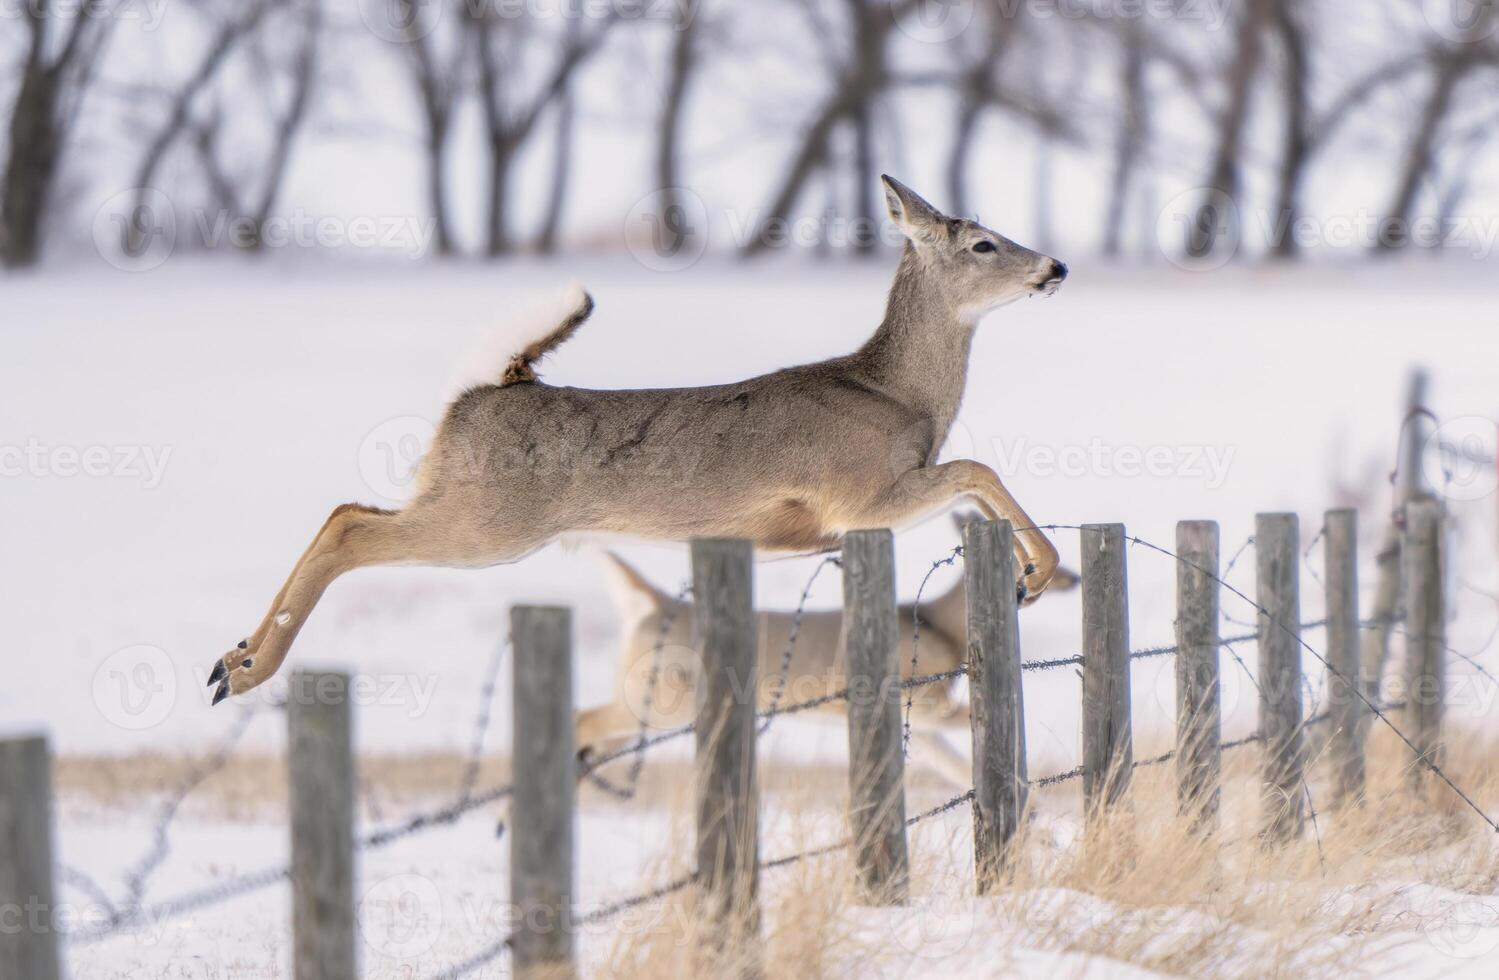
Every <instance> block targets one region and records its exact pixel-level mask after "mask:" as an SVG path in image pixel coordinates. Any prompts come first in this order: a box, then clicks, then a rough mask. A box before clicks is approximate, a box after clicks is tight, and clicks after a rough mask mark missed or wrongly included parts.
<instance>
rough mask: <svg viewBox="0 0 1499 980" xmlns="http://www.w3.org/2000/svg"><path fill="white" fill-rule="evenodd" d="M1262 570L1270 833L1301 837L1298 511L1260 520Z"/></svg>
mask: <svg viewBox="0 0 1499 980" xmlns="http://www.w3.org/2000/svg"><path fill="white" fill-rule="evenodd" d="M1254 528H1255V529H1254V547H1255V558H1256V564H1257V572H1258V587H1257V593H1256V602H1258V604H1259V606H1260V607H1261V609H1262V610H1263V611H1262V612H1261V613H1260V614H1259V651H1260V664H1259V687H1260V734H1261V735H1262V736H1264V739H1265V756H1264V768H1263V781H1264V786H1263V799H1264V807H1265V813H1264V836H1265V839H1266V840H1268V841H1287V840H1294V839H1295V838H1297V837H1299V836H1301V827H1302V820H1303V818H1304V815H1305V807H1304V806H1303V801H1302V792H1303V787H1304V782H1303V774H1302V769H1303V760H1304V750H1303V743H1304V739H1303V737H1302V731H1301V594H1300V579H1301V576H1300V564H1299V559H1300V555H1299V554H1298V550H1299V535H1300V530H1299V522H1298V521H1297V519H1296V515H1295V514H1259V515H1256V517H1255V520H1254Z"/></svg>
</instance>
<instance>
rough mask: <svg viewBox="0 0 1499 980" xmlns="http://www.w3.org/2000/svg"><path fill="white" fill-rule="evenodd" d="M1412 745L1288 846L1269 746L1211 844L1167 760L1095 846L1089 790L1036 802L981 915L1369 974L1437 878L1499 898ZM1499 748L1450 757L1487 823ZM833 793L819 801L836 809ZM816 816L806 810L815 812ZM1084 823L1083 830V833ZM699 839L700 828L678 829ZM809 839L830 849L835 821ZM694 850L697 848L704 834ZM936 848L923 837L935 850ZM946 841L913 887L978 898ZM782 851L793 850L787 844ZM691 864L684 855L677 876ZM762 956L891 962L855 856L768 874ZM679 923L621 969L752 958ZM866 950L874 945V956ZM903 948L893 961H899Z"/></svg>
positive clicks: (1103, 939)
mask: <svg viewBox="0 0 1499 980" xmlns="http://www.w3.org/2000/svg"><path fill="white" fill-rule="evenodd" d="M1408 760H1409V751H1408V750H1407V749H1406V748H1405V747H1404V746H1403V745H1401V744H1400V743H1399V742H1398V741H1397V740H1396V739H1395V737H1394V736H1393V735H1392V734H1390V733H1389V732H1388V731H1376V732H1375V733H1374V734H1373V736H1372V737H1371V740H1370V755H1369V772H1370V780H1369V786H1368V795H1367V798H1366V801H1365V803H1364V804H1363V805H1362V806H1356V807H1351V808H1347V809H1343V810H1336V809H1334V808H1332V807H1331V805H1330V803H1329V799H1328V793H1329V792H1330V791H1329V790H1328V789H1327V788H1326V785H1325V781H1324V780H1323V779H1322V773H1321V772H1320V771H1318V770H1317V769H1316V768H1314V770H1313V774H1312V778H1311V779H1310V780H1309V783H1310V788H1311V792H1312V796H1313V799H1314V801H1315V802H1316V805H1317V827H1316V832H1315V833H1313V832H1312V830H1311V828H1310V825H1309V827H1308V833H1307V834H1306V836H1305V837H1304V839H1302V840H1299V841H1296V842H1292V843H1290V844H1286V845H1277V846H1272V845H1268V844H1266V843H1265V842H1264V841H1263V840H1262V838H1261V837H1260V833H1259V830H1260V826H1261V823H1262V809H1261V801H1260V798H1259V780H1258V766H1259V752H1258V749H1257V748H1254V747H1249V748H1245V749H1240V750H1237V751H1235V752H1232V753H1230V754H1229V755H1228V756H1227V757H1226V758H1225V773H1224V795H1223V800H1222V809H1221V824H1220V829H1219V830H1218V832H1217V833H1216V834H1210V835H1204V834H1202V833H1200V832H1198V831H1197V830H1194V828H1193V827H1192V826H1191V824H1190V822H1189V821H1188V820H1186V819H1184V818H1183V817H1181V816H1180V815H1179V812H1178V808H1177V804H1176V794H1175V785H1174V776H1173V772H1172V769H1171V767H1170V766H1169V765H1165V766H1157V767H1153V768H1149V769H1141V770H1138V771H1137V772H1136V773H1135V774H1134V780H1133V784H1132V787H1131V790H1130V792H1129V798H1128V803H1127V806H1125V807H1123V808H1121V809H1119V810H1118V811H1115V813H1113V814H1112V815H1107V816H1105V817H1103V818H1101V819H1099V820H1098V821H1096V822H1095V823H1094V824H1092V825H1090V826H1089V828H1088V829H1087V831H1086V832H1085V833H1084V834H1083V835H1082V839H1081V840H1076V841H1061V842H1059V841H1058V840H1056V839H1054V838H1055V835H1054V834H1053V833H1052V830H1053V829H1054V828H1056V827H1066V826H1069V825H1073V826H1075V825H1076V824H1075V823H1070V821H1076V822H1080V816H1079V813H1078V810H1079V804H1078V801H1077V789H1076V788H1075V787H1076V784H1075V783H1074V784H1072V787H1071V788H1057V789H1054V790H1049V791H1045V792H1042V793H1039V794H1037V797H1036V800H1035V803H1034V807H1033V809H1034V812H1035V815H1036V819H1035V820H1033V822H1032V825H1031V828H1030V830H1029V831H1028V833H1027V834H1026V835H1025V837H1024V839H1023V840H1022V841H1020V842H1019V843H1018V845H1017V848H1016V852H1015V854H1014V857H1013V864H1012V868H1013V871H1012V874H1013V877H1012V880H1011V883H1010V884H1011V887H1010V888H1009V889H1008V890H1007V891H1006V893H1005V894H1004V895H1002V896H1000V897H999V898H997V899H995V900H994V901H993V902H992V903H982V904H980V905H979V906H978V914H979V915H980V916H982V917H984V918H983V921H984V922H987V923H988V924H989V925H991V926H992V927H993V928H994V929H996V930H999V931H1001V932H1003V933H1005V934H1007V935H1012V936H1013V937H1014V939H1015V941H1016V942H1017V943H1023V944H1024V945H1025V946H1029V947H1033V948H1034V947H1039V948H1049V949H1055V950H1065V951H1070V952H1074V953H1079V954H1085V955H1088V956H1097V957H1106V958H1108V959H1112V960H1119V961H1124V962H1128V963H1132V964H1135V965H1137V966H1140V967H1144V968H1147V969H1152V970H1157V971H1160V972H1163V973H1167V974H1175V975H1182V976H1214V977H1244V978H1249V977H1263V976H1298V977H1299V976H1333V975H1342V974H1345V973H1348V972H1355V973H1358V972H1367V964H1368V963H1369V962H1370V960H1371V957H1376V956H1377V955H1378V954H1380V953H1381V952H1383V951H1386V950H1388V949H1389V948H1390V947H1392V946H1393V945H1394V944H1397V943H1400V942H1408V941H1409V940H1410V936H1411V934H1412V932H1415V931H1419V930H1421V929H1424V928H1429V927H1431V926H1432V925H1433V922H1432V921H1431V920H1430V919H1429V918H1422V916H1421V914H1417V913H1413V912H1412V911H1411V910H1410V909H1409V908H1407V907H1405V906H1404V905H1403V904H1402V903H1401V901H1400V897H1401V895H1402V892H1403V888H1404V886H1408V885H1410V884H1412V883H1427V884H1430V885H1433V886H1437V887H1441V888H1447V889H1451V890H1453V891H1458V892H1466V893H1471V894H1481V895H1491V894H1494V893H1495V891H1496V889H1499V848H1496V847H1495V845H1494V840H1493V838H1494V836H1495V835H1494V834H1493V832H1492V830H1491V829H1489V828H1488V827H1487V826H1485V825H1484V824H1482V822H1481V821H1480V820H1478V818H1477V817H1476V816H1475V815H1474V814H1472V812H1471V811H1470V810H1468V809H1467V808H1466V807H1465V806H1464V805H1463V804H1462V803H1461V802H1460V801H1458V800H1457V799H1456V798H1455V797H1454V796H1453V794H1452V793H1451V792H1450V791H1448V790H1446V789H1445V787H1441V786H1439V785H1437V784H1434V783H1433V781H1432V780H1431V779H1430V778H1429V777H1428V778H1425V779H1424V780H1423V781H1422V788H1421V790H1420V792H1419V793H1418V792H1414V791H1413V790H1412V785H1411V780H1410V778H1409V777H1410V772H1409V770H1410V765H1409V762H1408ZM1496 763H1499V744H1496V743H1494V742H1492V741H1488V742H1485V741H1480V740H1469V741H1465V742H1463V743H1461V744H1455V745H1453V746H1450V747H1449V749H1448V754H1447V758H1446V760H1445V768H1447V770H1448V771H1449V773H1450V774H1451V775H1452V776H1453V778H1454V780H1455V781H1456V782H1457V783H1458V784H1459V785H1461V786H1463V788H1464V789H1465V790H1466V791H1468V792H1469V793H1470V794H1472V795H1473V796H1474V798H1475V800H1476V801H1477V802H1478V803H1479V805H1480V806H1483V807H1485V809H1486V810H1487V811H1488V812H1496V811H1499V776H1496V775H1495V774H1496V773H1499V766H1496ZM826 796H827V793H826V790H824V792H823V798H822V799H821V801H820V802H821V805H822V807H823V808H824V809H826V807H827V803H828V801H827V799H826ZM814 805H815V804H812V803H811V802H810V800H809V801H808V806H809V808H811V807H812V806H814ZM1069 818H1070V821H1069ZM679 829H685V828H679ZM807 836H808V837H810V838H813V839H809V840H806V841H804V842H802V843H803V844H804V845H805V846H809V847H810V846H815V845H816V844H818V843H822V842H826V841H827V840H829V839H830V835H829V833H828V832H827V828H826V827H822V828H819V829H818V830H816V831H814V832H811V833H809V834H808V835H807ZM678 839H689V840H690V834H688V835H687V836H686V837H682V838H678ZM922 839H923V838H921V837H920V836H918V837H916V838H913V841H914V840H922ZM947 843H948V842H944V841H940V840H938V841H933V840H931V839H930V838H926V839H925V840H924V844H922V845H918V846H915V848H914V850H913V869H912V892H913V894H916V895H920V894H922V893H923V892H930V891H933V890H936V889H959V890H961V891H962V892H964V893H971V891H972V887H973V880H972V875H971V869H967V868H965V869H961V870H959V871H957V873H955V869H953V867H952V866H951V862H950V859H949V857H948V855H949V854H950V850H949V847H948V846H944V845H946V844H947ZM782 846H784V845H782ZM684 867H685V863H684V862H681V861H678V862H677V866H676V868H675V870H677V871H680V870H682V868H684ZM765 878H766V882H765V883H764V884H763V887H764V888H765V892H766V900H767V904H766V908H765V911H764V915H765V920H766V921H765V930H764V938H765V940H766V941H765V943H764V944H763V947H762V948H763V951H764V952H763V955H764V974H765V976H767V977H770V978H779V977H787V978H791V977H797V978H801V977H818V976H828V975H833V974H834V973H839V972H844V971H840V970H837V969H835V965H836V964H842V965H843V967H844V969H845V971H846V967H847V964H848V963H850V962H862V963H868V962H870V961H871V960H873V959H875V958H878V957H882V956H884V957H889V956H891V955H892V950H891V949H890V944H889V943H882V942H880V937H878V936H875V937H871V936H869V935H868V934H864V935H863V936H862V937H861V936H860V934H859V932H858V930H857V929H856V928H854V924H855V922H856V921H857V918H858V913H857V912H856V907H857V904H858V901H859V900H858V898H857V896H856V895H855V894H854V893H853V890H852V888H851V887H850V882H851V880H852V871H851V868H850V864H849V860H848V857H847V855H846V854H840V855H837V856H833V857H825V858H819V859H816V860H813V861H808V862H804V863H802V864H799V865H794V866H792V867H790V868H788V869H782V870H776V871H773V872H769V873H768V874H767V875H766V876H765ZM674 901H677V902H679V903H681V904H679V906H678V908H679V912H678V914H677V915H676V916H674V917H673V921H675V922H678V923H679V925H678V926H677V927H676V928H674V929H672V930H663V931H661V932H658V933H656V934H654V935H651V936H647V937H639V936H623V937H620V938H619V939H618V940H617V941H616V944H615V949H614V951H613V954H612V955H611V957H610V968H609V971H608V975H609V976H612V977H619V978H647V977H660V976H670V975H673V974H679V975H680V974H685V975H692V976H706V975H721V976H730V975H737V973H738V972H739V969H740V968H741V967H742V966H743V964H742V963H740V962H737V961H736V962H728V963H717V964H708V965H706V966H705V964H704V963H703V962H702V961H701V960H700V959H695V958H694V957H695V956H696V955H697V952H696V951H698V950H700V949H701V948H702V946H703V945H704V944H705V943H706V942H707V941H708V940H709V939H711V938H713V937H712V935H711V934H710V933H709V931H708V927H706V926H705V925H704V924H702V923H701V922H698V921H696V920H695V919H694V918H693V916H692V913H691V899H690V897H681V898H678V899H674ZM1496 925H1499V923H1496ZM861 944H862V946H863V948H861ZM900 952H901V951H900V950H899V949H896V950H895V951H894V954H895V955H899V954H900Z"/></svg>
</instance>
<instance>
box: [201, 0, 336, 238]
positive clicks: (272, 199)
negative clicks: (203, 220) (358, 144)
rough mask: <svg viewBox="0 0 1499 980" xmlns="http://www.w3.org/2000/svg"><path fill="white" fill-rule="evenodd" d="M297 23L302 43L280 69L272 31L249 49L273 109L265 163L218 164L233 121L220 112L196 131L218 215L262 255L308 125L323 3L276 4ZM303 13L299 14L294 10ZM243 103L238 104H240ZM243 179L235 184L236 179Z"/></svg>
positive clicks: (315, 0) (268, 24)
mask: <svg viewBox="0 0 1499 980" xmlns="http://www.w3.org/2000/svg"><path fill="white" fill-rule="evenodd" d="M275 6H277V7H279V8H280V9H282V10H285V11H286V12H287V13H288V15H289V16H293V17H295V21H294V23H295V24H296V27H297V28H298V30H297V32H296V36H297V37H298V38H299V42H298V44H297V47H296V49H295V50H294V51H293V53H292V55H291V57H290V60H289V61H288V62H287V63H286V64H285V65H278V64H277V63H276V61H275V58H274V57H273V56H272V55H271V53H270V52H269V51H266V50H264V49H265V48H267V47H269V48H272V49H278V48H279V40H280V37H281V36H282V35H281V33H280V32H279V31H273V30H271V29H270V28H271V27H272V26H275V25H273V24H272V23H271V22H270V21H266V23H265V29H263V30H262V31H261V32H260V33H259V34H258V35H257V36H256V41H257V43H256V45H254V46H253V47H252V49H251V53H252V56H253V58H254V65H255V68H254V74H255V76H256V77H257V78H258V79H259V81H260V83H261V84H262V86H263V89H264V95H265V97H266V100H267V102H268V103H269V104H270V113H271V122H270V126H271V141H270V149H269V150H268V151H267V153H266V155H265V157H264V158H263V159H261V160H259V161H258V162H257V164H256V165H255V166H254V167H253V168H246V167H238V168H235V170H234V171H231V169H229V168H226V167H225V166H224V165H223V164H222V162H221V161H220V159H219V153H218V149H217V148H218V146H219V144H220V138H221V135H222V133H223V132H224V131H225V129H227V128H228V127H230V126H232V125H234V122H233V121H232V120H233V117H231V116H230V115H228V114H227V113H225V112H223V111H222V110H221V109H219V108H218V107H217V106H216V108H215V111H214V112H212V113H211V114H210V115H208V116H207V117H206V118H205V119H203V120H200V121H198V122H197V123H196V124H195V125H194V130H195V134H196V138H195V146H196V149H197V151H198V154H197V155H198V159H199V161H200V163H201V165H202V167H203V171H204V176H205V178H206V179H207V181H208V183H209V186H210V187H211V188H212V189H213V191H214V194H215V197H216V199H217V204H218V208H219V210H220V211H221V212H222V214H223V216H224V217H225V218H226V219H235V220H239V221H241V222H243V223H244V225H245V226H246V228H247V234H246V236H245V237H244V239H243V240H242V241H240V242H238V244H239V245H240V246H241V247H244V248H247V249H250V250H259V249H260V248H262V247H263V246H264V245H265V227H266V223H267V222H268V221H269V220H270V218H271V213H272V211H273V210H274V209H275V207H276V203H277V201H278V200H279V199H280V197H281V190H282V187H283V186H284V185H285V183H286V174H287V170H288V169H289V167H290V163H291V156H292V150H293V148H294V146H295V144H296V142H297V138H298V136H299V135H300V134H301V131H302V129H303V126H304V124H305V123H306V121H307V114H308V111H309V108H310V106H311V102H312V95H313V92H314V89H315V87H316V82H317V69H318V52H319V48H320V45H321V43H322V33H323V7H322V0H291V2H289V3H281V4H275ZM293 8H300V9H295V10H294V9H293ZM283 74H284V75H285V79H286V85H287V88H288V92H287V95H286V98H285V101H284V104H282V105H280V106H277V105H276V104H275V101H276V99H275V92H274V89H275V88H276V87H277V86H276V84H275V83H276V81H277V79H278V76H280V75H283ZM238 101H241V100H236V102H238ZM235 171H238V172H239V173H240V174H241V176H240V177H239V178H238V179H236V177H234V176H233V173H234V172H235Z"/></svg>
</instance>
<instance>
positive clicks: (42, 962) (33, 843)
mask: <svg viewBox="0 0 1499 980" xmlns="http://www.w3.org/2000/svg"><path fill="white" fill-rule="evenodd" d="M53 895H54V892H53V883H52V758H51V755H50V754H49V752H48V750H47V740H46V739H45V738H41V737H35V738H17V739H9V740H6V741H3V742H0V977H7V978H9V977H15V978H17V980H20V978H22V977H24V978H26V980H58V978H59V977H60V976H61V968H60V966H59V963H60V958H59V956H58V952H57V946H58V936H57V928H56V905H55V903H54V898H53Z"/></svg>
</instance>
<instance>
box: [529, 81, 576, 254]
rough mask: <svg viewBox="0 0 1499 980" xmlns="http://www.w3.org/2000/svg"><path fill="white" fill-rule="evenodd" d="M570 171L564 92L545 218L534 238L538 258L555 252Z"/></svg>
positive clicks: (569, 108)
mask: <svg viewBox="0 0 1499 980" xmlns="http://www.w3.org/2000/svg"><path fill="white" fill-rule="evenodd" d="M572 167H573V94H572V93H571V92H567V93H566V94H564V95H563V96H562V101H561V102H559V103H558V104H557V141H556V150H555V152H554V153H553V155H552V187H551V192H550V193H549V194H548V195H547V206H546V214H545V215H544V216H543V218H542V221H541V232H540V234H538V235H537V236H536V250H537V251H538V252H540V253H541V254H542V255H551V254H552V253H553V252H555V251H557V232H558V229H559V228H560V227H561V225H562V210H563V207H564V206H565V205H566V203H567V182H568V179H569V178H570V177H571V176H572Z"/></svg>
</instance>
